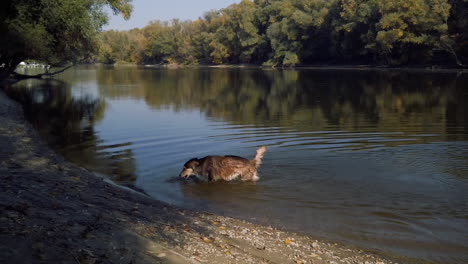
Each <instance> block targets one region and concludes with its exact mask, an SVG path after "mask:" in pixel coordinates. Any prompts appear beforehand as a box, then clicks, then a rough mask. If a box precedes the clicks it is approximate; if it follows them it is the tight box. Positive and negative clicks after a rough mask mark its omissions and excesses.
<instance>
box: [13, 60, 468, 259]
mask: <svg viewBox="0 0 468 264" xmlns="http://www.w3.org/2000/svg"><path fill="white" fill-rule="evenodd" d="M8 92H9V94H10V95H11V96H13V97H14V98H16V99H17V100H20V101H21V102H23V103H24V105H25V110H26V113H27V115H28V117H29V118H30V120H31V121H32V122H33V123H34V125H35V126H36V127H37V128H38V129H39V130H40V131H41V134H42V135H43V136H44V137H45V138H46V139H47V141H48V142H49V144H50V145H51V146H53V147H54V148H55V149H57V150H58V151H59V152H60V153H62V154H63V155H64V156H65V157H67V158H68V159H70V160H72V161H74V162H76V163H78V164H80V165H83V166H85V167H87V168H90V169H92V170H94V171H97V172H101V173H105V174H107V175H110V176H111V177H112V178H113V179H114V180H116V181H118V182H121V183H123V184H127V185H133V186H136V187H138V188H141V189H143V190H144V191H145V192H147V193H148V194H150V195H151V196H153V197H155V198H157V199H160V200H163V201H166V202H169V203H171V204H175V205H178V206H182V207H185V208H190V209H197V210H204V211H209V212H214V213H218V214H224V215H229V216H235V217H241V218H246V219H249V220H253V221H257V222H260V223H268V224H272V225H275V226H278V227H283V228H286V229H288V230H293V231H300V232H303V233H308V234H312V235H314V236H319V237H323V238H327V239H331V240H338V241H343V242H347V243H352V244H354V245H357V246H361V247H365V248H371V249H376V250H379V251H382V252H385V253H389V254H397V255H402V256H406V257H410V258H415V259H418V260H422V261H435V262H441V263H467V262H468V103H467V102H468V76H467V74H457V73H428V72H416V71H411V72H408V71H377V70H369V71H364V70H362V71H355V70H296V71H292V70H291V71H277V70H261V69H209V68H195V69H154V68H137V67H118V68H108V67H95V66H89V67H80V68H76V69H73V70H69V71H67V72H65V73H64V74H62V75H60V76H59V78H58V80H46V81H34V80H28V81H23V82H20V83H18V84H16V85H14V86H13V87H11V88H9V89H8ZM260 145H268V146H269V151H268V152H267V154H266V157H265V160H264V165H263V166H262V167H261V169H260V174H261V180H260V181H259V182H257V183H255V184H254V183H240V182H235V183H209V184H208V183H194V182H192V181H186V182H184V181H180V180H178V179H177V175H178V173H179V172H180V170H181V168H182V164H183V163H184V162H185V161H186V160H188V159H190V158H192V157H203V156H205V155H210V154H230V155H240V156H245V157H253V155H254V152H255V149H256V148H257V147H258V146H260Z"/></svg>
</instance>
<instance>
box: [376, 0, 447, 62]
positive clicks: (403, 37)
mask: <svg viewBox="0 0 468 264" xmlns="http://www.w3.org/2000/svg"><path fill="white" fill-rule="evenodd" d="M378 6H379V11H380V13H381V14H382V18H381V19H380V21H379V22H378V24H377V30H378V32H377V36H376V44H377V46H378V47H377V48H378V49H379V50H380V51H381V53H382V54H383V55H384V56H385V59H386V60H387V61H388V62H390V63H391V64H401V63H405V64H406V63H414V62H416V61H429V59H430V57H431V56H432V51H433V50H434V49H436V48H439V49H440V48H444V47H446V46H450V45H452V44H451V43H450V42H451V39H450V38H449V36H448V25H447V21H448V18H449V15H450V7H451V6H450V4H449V3H448V2H447V0H387V1H379V2H378Z"/></svg>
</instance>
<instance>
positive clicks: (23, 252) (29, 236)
mask: <svg viewBox="0 0 468 264" xmlns="http://www.w3.org/2000/svg"><path fill="white" fill-rule="evenodd" d="M0 146H1V148H0V181H1V185H0V211H1V214H0V241H1V242H2V243H0V263H75V264H76V263H82V264H84V263H90V264H92V263H296V264H300V263H329V264H333V263H335V264H338V263H365V264H371V263H372V264H384V263H396V262H395V261H394V260H389V259H384V258H382V257H379V256H377V255H374V254H369V253H365V252H363V251H361V250H359V249H353V248H348V247H346V246H342V245H338V244H334V243H328V242H324V241H317V240H315V239H313V238H310V237H306V236H301V235H298V234H295V233H289V232H284V231H281V230H277V229H274V228H271V227H267V226H260V225H256V224H251V223H248V222H245V221H241V220H237V219H232V218H228V217H222V216H216V215H211V214H206V213H198V212H191V211H187V210H182V209H179V208H175V207H173V206H170V205H167V204H164V203H162V202H159V201H156V200H154V199H151V198H149V197H147V196H145V195H143V194H140V193H137V192H135V191H131V190H128V189H125V188H122V187H118V186H115V185H113V184H110V183H108V182H106V181H104V180H103V179H102V178H99V177H97V176H95V175H94V174H93V173H92V172H89V171H87V170H85V169H83V168H81V167H78V166H76V165H74V164H71V163H69V162H67V161H65V160H63V159H62V158H61V157H59V156H58V155H56V154H55V153H54V152H53V151H51V150H50V149H49V148H48V147H47V146H46V145H45V144H44V143H43V142H42V140H41V139H40V138H39V136H38V135H37V133H36V132H35V131H34V130H33V129H32V127H31V126H30V124H29V123H28V122H27V121H26V120H25V119H24V117H23V113H22V109H21V107H20V106H19V105H18V104H16V103H15V102H13V101H12V100H10V99H9V98H8V97H6V96H5V94H4V93H3V91H2V90H0Z"/></svg>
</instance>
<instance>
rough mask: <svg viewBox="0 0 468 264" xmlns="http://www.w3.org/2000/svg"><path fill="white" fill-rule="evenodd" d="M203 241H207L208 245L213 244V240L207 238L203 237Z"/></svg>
mask: <svg viewBox="0 0 468 264" xmlns="http://www.w3.org/2000/svg"><path fill="white" fill-rule="evenodd" d="M202 240H203V241H205V242H206V243H212V242H213V240H211V239H209V238H207V237H202Z"/></svg>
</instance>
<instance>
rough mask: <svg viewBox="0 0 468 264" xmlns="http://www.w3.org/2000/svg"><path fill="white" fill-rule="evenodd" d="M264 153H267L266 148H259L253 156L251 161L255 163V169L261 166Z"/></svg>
mask: <svg viewBox="0 0 468 264" xmlns="http://www.w3.org/2000/svg"><path fill="white" fill-rule="evenodd" d="M266 151H267V147H266V146H261V147H259V148H258V149H257V154H255V158H254V159H253V161H254V163H255V168H258V167H260V165H262V159H263V156H264V155H265V152H266Z"/></svg>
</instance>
